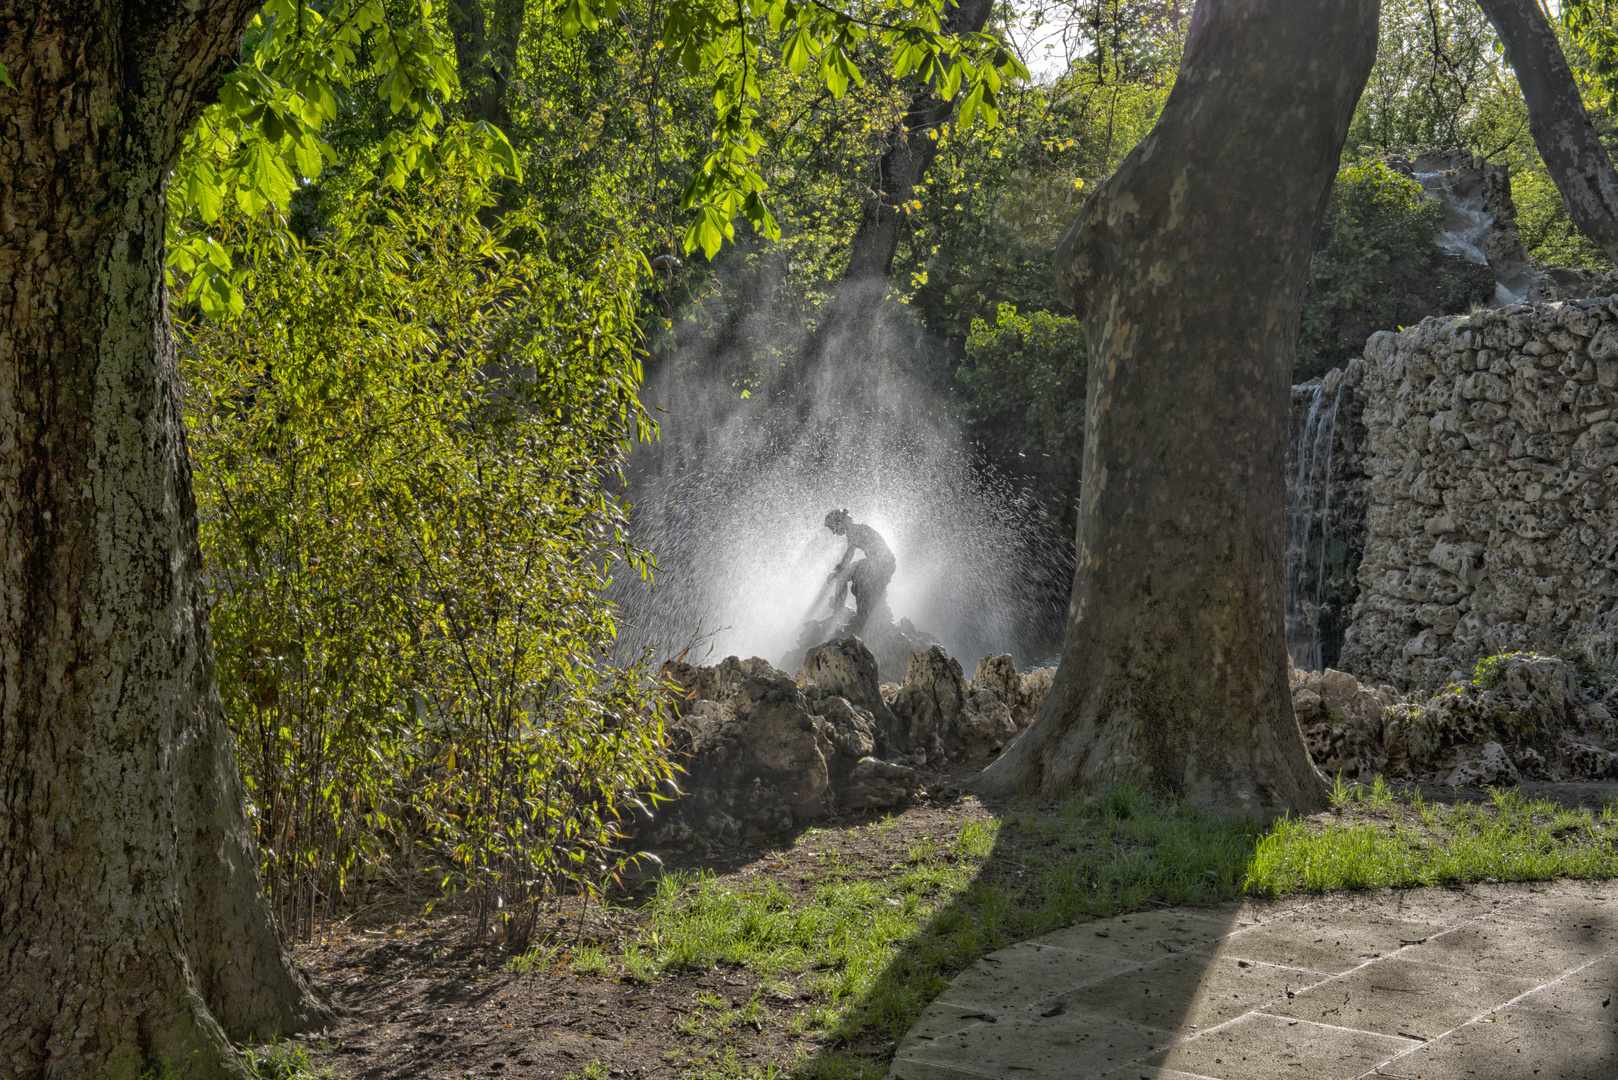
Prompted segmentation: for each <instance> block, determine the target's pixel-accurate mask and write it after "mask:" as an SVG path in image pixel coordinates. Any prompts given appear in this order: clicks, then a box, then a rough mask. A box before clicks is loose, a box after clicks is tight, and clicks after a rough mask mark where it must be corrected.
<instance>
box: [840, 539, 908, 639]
mask: <svg viewBox="0 0 1618 1080" xmlns="http://www.w3.org/2000/svg"><path fill="white" fill-rule="evenodd" d="M826 528H828V529H830V530H831V531H832V532H833V533H835V534H836V535H838V536H847V537H848V550H847V551H846V552H844V553H843V558H842V560H841V561H839V562H838V564H837V569H835V570H833V571H832V572H831V576H830V577H828V578H827V579H826V581H827V583H828V584H830V585H832V586H833V590H832V600H831V606H832V611H834V612H835V611H839V610H841V609H842V606H843V602H844V600H845V598H846V597H847V595H848V590H849V589H850V588H852V589H853V591H854V620H853V622H851V623H849V624H848V630H849V632H850V633H859V631H860V630H862V629H864V627H865V622H866V620H867V619H869V618H870V617H871V616H872V615H873V614H875V613H877V612H878V611H881V610H883V609H884V608H885V607H886V598H887V593H888V582H889V581H892V580H893V570H894V561H893V552H892V551H889V550H888V545H887V544H886V543H885V542H884V541H883V539H882V537H881V536H879V535H878V534H877V531H876V530H875V529H873V528H871V527H870V526H869V525H861V524H860V523H859V522H857V521H855V520H854V519H853V518H851V517H849V516H848V511H847V510H833V511H832V512H831V513H829V514H827V515H826ZM855 552H864V553H865V558H863V559H859V560H855V558H854V553H855Z"/></svg>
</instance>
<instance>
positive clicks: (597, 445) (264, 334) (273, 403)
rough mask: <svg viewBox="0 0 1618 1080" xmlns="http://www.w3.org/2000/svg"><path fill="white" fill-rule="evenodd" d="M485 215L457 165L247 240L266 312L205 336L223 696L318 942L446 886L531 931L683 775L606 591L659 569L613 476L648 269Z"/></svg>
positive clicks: (596, 874) (592, 875) (278, 889)
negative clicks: (316, 219)
mask: <svg viewBox="0 0 1618 1080" xmlns="http://www.w3.org/2000/svg"><path fill="white" fill-rule="evenodd" d="M488 203H489V199H488V197H487V193H486V191H485V189H484V187H483V186H482V185H481V183H479V182H477V181H475V180H473V179H469V178H467V177H458V176H455V175H449V174H445V175H441V176H439V177H438V178H437V179H436V180H434V181H432V182H431V183H429V184H427V185H426V186H425V189H424V190H422V191H420V192H419V193H417V194H415V195H406V194H403V193H397V192H391V191H382V192H371V193H366V192H361V193H360V194H357V195H355V196H353V197H352V199H351V202H350V203H349V204H348V205H346V206H345V207H344V208H343V210H342V211H341V212H340V213H339V214H337V215H335V216H334V217H333V219H332V220H331V222H330V224H329V227H327V228H326V229H324V230H323V231H322V233H321V235H320V236H319V238H318V239H316V240H313V241H310V242H304V241H300V240H298V239H297V238H295V237H292V236H290V235H289V234H288V233H286V232H285V231H284V230H279V229H268V230H261V229H258V228H257V227H256V226H255V224H254V222H252V221H251V220H245V219H244V220H238V221H235V222H233V223H230V222H227V224H226V227H227V228H232V229H235V230H237V232H238V233H239V234H240V235H239V236H237V237H235V241H236V246H237V249H238V250H243V249H246V250H249V251H251V252H252V253H253V259H252V271H251V276H250V278H249V279H248V281H249V285H248V288H247V290H246V291H247V295H248V296H249V303H248V305H247V307H246V310H245V311H244V312H242V313H241V314H240V315H238V316H235V317H228V318H227V319H226V320H225V321H223V322H219V323H207V322H196V323H193V324H191V325H190V326H189V336H188V338H187V342H186V348H185V374H186V377H187V381H188V384H189V391H188V401H187V421H188V435H189V438H190V440H191V448H192V453H193V459H194V461H195V463H196V492H197V500H198V514H199V519H200V526H201V534H202V545H203V553H204V557H205V559H206V561H207V565H208V569H209V573H210V575H211V579H212V583H213V588H214V609H213V614H212V627H213V637H214V643H215V651H216V655H217V660H218V667H219V681H220V689H221V693H222V694H223V697H224V702H225V707H226V711H227V713H228V715H229V718H230V720H231V723H232V724H233V726H234V729H235V732H236V735H237V738H238V740H239V747H240V749H239V755H238V756H239V761H240V763H241V767H242V770H243V774H244V776H245V779H246V783H247V788H248V791H249V796H250V799H251V802H252V809H253V812H254V819H253V820H254V822H255V824H256V827H257V831H258V840H259V844H260V849H261V851H262V853H263V860H264V862H263V880H264V882H265V885H266V888H267V889H268V891H269V893H270V896H271V899H272V902H273V904H274V907H275V910H276V911H277V914H278V916H279V918H280V919H281V920H282V923H283V925H284V926H285V927H286V929H287V930H288V932H289V933H290V934H292V935H294V936H303V937H306V936H307V935H308V934H309V933H310V931H311V929H312V925H313V919H314V916H315V911H316V908H317V905H320V904H324V906H325V907H326V909H327V911H328V912H330V911H331V910H332V908H333V906H334V903H335V901H336V900H337V899H339V898H341V897H343V896H345V895H346V896H349V897H350V898H351V899H352V893H353V892H354V890H355V889H356V888H357V889H359V890H361V891H363V890H364V889H365V888H367V887H369V886H370V885H371V884H372V883H374V882H376V881H378V880H379V879H381V878H383V877H392V878H393V879H394V880H395V881H397V882H398V883H399V884H401V885H402V886H403V887H404V888H405V889H406V890H407V892H408V891H409V890H411V889H413V888H414V882H415V881H416V879H417V876H418V872H419V871H420V870H422V869H426V870H429V871H431V872H432V873H433V875H434V876H433V878H432V883H433V884H434V885H435V886H436V885H440V884H442V885H447V886H449V887H451V888H465V889H471V890H473V891H474V892H475V893H476V895H477V896H478V897H479V899H480V901H481V905H480V910H481V911H482V913H483V920H482V922H483V925H484V926H487V923H488V920H489V919H490V918H491V917H498V918H500V919H501V920H503V921H505V922H506V929H507V931H508V934H509V935H511V936H513V937H516V938H523V937H525V936H526V932H527V929H528V927H529V925H530V920H531V910H532V908H531V904H530V903H529V902H530V901H531V900H532V899H533V898H535V897H536V896H538V895H541V894H543V893H546V892H548V891H553V890H557V889H561V888H569V889H575V888H586V889H588V888H593V887H594V886H595V883H596V882H598V881H599V880H600V879H601V878H602V877H603V876H604V875H607V874H610V873H612V872H613V870H614V868H615V867H616V866H617V865H619V864H620V863H621V862H622V860H623V858H624V856H623V853H622V852H619V851H618V850H616V842H617V840H618V839H619V830H618V828H617V822H618V816H619V814H620V813H621V812H622V810H623V808H624V807H625V805H626V804H627V803H629V802H632V801H633V800H635V799H636V797H637V794H638V793H641V792H645V791H647V790H649V789H651V788H652V787H653V786H654V785H656V784H657V783H658V782H659V781H660V780H662V779H664V778H666V777H667V776H668V775H669V771H668V766H667V764H666V763H665V762H664V759H663V756H662V749H661V748H662V733H661V727H660V722H659V720H658V719H657V716H656V714H655V711H654V710H653V709H652V708H651V696H652V687H651V683H650V680H649V679H647V678H645V677H644V673H643V672H642V671H641V670H640V669H639V668H634V667H632V668H630V669H629V670H617V669H615V668H614V667H613V666H612V665H611V664H610V663H609V662H608V650H609V648H610V646H611V643H612V640H613V636H614V629H615V627H614V622H613V613H612V610H611V608H610V607H609V605H608V604H607V603H606V602H605V600H604V599H603V597H602V590H603V588H604V587H605V585H606V584H607V582H608V580H609V575H610V572H611V567H612V564H613V563H614V561H615V560H622V559H627V560H628V563H629V565H630V566H631V567H632V568H634V567H639V568H642V569H644V566H645V563H644V560H643V558H642V557H641V556H640V555H639V554H638V553H637V552H636V551H634V550H633V549H632V548H631V547H630V546H629V545H628V543H627V542H626V540H625V534H624V526H625V508H624V507H623V506H622V505H621V504H620V503H618V502H617V501H616V500H615V499H614V498H613V497H612V496H611V495H610V494H609V491H608V487H607V486H606V485H605V484H604V481H606V480H607V479H608V478H609V477H610V476H611V475H612V474H613V473H614V472H615V470H617V468H618V467H619V464H620V463H621V461H622V459H623V455H624V453H625V449H626V440H627V439H628V438H629V437H630V436H632V435H633V434H635V432H636V431H637V429H638V428H639V429H644V428H645V426H646V424H645V419H644V414H643V413H642V412H641V410H640V406H639V404H638V402H637V400H636V397H635V393H636V388H637V385H638V382H639V375H640V370H639V363H638V360H637V357H636V353H635V350H634V342H635V340H636V337H635V330H634V326H633V314H634V313H633V310H632V304H633V285H634V280H635V276H636V270H637V266H638V265H639V262H638V256H636V255H635V254H634V253H632V252H627V251H612V250H608V251H603V252H599V253H597V254H596V255H595V256H594V257H592V258H591V259H590V260H589V261H587V262H586V263H584V264H583V265H581V266H569V265H564V264H563V262H562V261H560V260H559V259H558V258H556V257H553V256H552V255H551V254H550V253H549V249H548V247H547V243H546V238H545V235H544V233H543V231H542V230H541V229H540V228H539V227H538V226H537V224H536V223H535V222H532V221H528V220H525V219H524V218H523V216H522V214H521V213H520V212H519V213H513V214H511V215H509V216H508V217H507V218H506V224H505V225H503V226H502V227H501V228H500V229H499V230H496V231H490V230H489V229H487V228H485V227H484V226H483V225H481V224H480V223H479V220H478V212H479V211H480V210H482V209H483V208H484V207H485V206H486V205H488ZM515 230H520V232H519V233H517V235H520V236H521V237H522V242H523V250H522V251H518V250H514V249H513V247H511V246H509V242H510V241H511V240H512V237H513V233H514V231H515Z"/></svg>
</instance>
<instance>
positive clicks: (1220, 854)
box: [572, 780, 1618, 1080]
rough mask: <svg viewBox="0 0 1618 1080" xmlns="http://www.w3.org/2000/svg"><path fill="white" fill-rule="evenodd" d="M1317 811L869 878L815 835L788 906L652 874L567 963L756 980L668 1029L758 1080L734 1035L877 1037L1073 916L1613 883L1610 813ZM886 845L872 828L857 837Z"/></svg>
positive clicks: (1031, 826)
mask: <svg viewBox="0 0 1618 1080" xmlns="http://www.w3.org/2000/svg"><path fill="white" fill-rule="evenodd" d="M1332 805H1333V812H1332V813H1330V814H1326V815H1317V816H1315V817H1313V818H1302V819H1300V818H1287V819H1282V820H1280V821H1276V822H1271V823H1268V824H1265V823H1263V822H1260V821H1258V820H1256V819H1253V818H1244V817H1225V816H1221V815H1217V814H1210V813H1206V812H1204V811H1200V810H1197V809H1194V808H1191V807H1187V806H1181V805H1177V804H1173V803H1168V802H1163V801H1160V800H1156V799H1153V798H1150V797H1148V796H1146V795H1144V794H1142V793H1141V792H1140V791H1138V790H1134V789H1130V788H1120V789H1116V790H1113V791H1110V792H1107V793H1104V794H1101V795H1098V796H1096V797H1093V798H1090V799H1088V800H1085V799H1078V798H1075V799H1070V800H1068V801H1066V802H1063V803H1060V804H1057V805H1055V806H1048V805H1047V806H1035V805H1032V804H1025V805H1015V806H1012V807H1010V808H1008V809H1006V810H1005V811H1004V812H1003V813H1002V814H1001V815H1000V816H999V817H997V818H991V819H987V820H984V819H970V820H964V821H963V823H962V826H961V827H960V829H959V831H958V832H956V833H955V835H953V836H939V837H927V838H919V839H917V840H915V841H913V842H912V843H911V844H910V845H909V846H908V847H907V848H906V849H904V850H903V851H902V852H898V853H896V854H895V855H893V856H890V862H889V865H887V866H871V865H868V864H863V863H855V862H853V861H850V860H848V859H845V857H843V856H842V855H840V854H839V853H838V852H837V851H836V850H834V849H833V847H832V845H833V844H835V836H836V834H835V833H817V834H813V835H812V836H811V837H809V838H808V840H809V842H810V844H811V845H812V846H814V847H816V848H818V849H820V858H819V860H818V867H817V868H816V869H815V870H813V871H810V872H803V873H800V874H799V876H798V877H797V879H796V880H797V882H798V883H799V884H800V885H801V886H803V888H802V889H800V890H798V891H797V892H795V893H794V892H789V891H788V889H787V888H786V887H784V885H783V884H782V883H781V882H780V881H775V880H771V879H769V878H766V877H762V876H760V877H754V878H752V879H749V880H746V881H745V882H738V881H737V880H736V879H735V878H722V877H716V876H714V875H712V874H680V873H671V874H668V875H666V876H664V877H663V878H661V879H660V881H659V882H658V885H657V889H656V892H655V894H654V895H653V897H652V899H651V901H650V903H649V906H648V908H647V911H646V913H645V914H646V922H645V924H644V930H643V932H642V934H641V935H640V937H639V938H638V940H637V941H636V942H635V943H634V944H633V945H632V946H631V947H629V948H628V949H626V950H625V951H624V952H623V954H622V955H621V956H613V957H609V956H607V955H606V954H605V953H601V954H600V955H586V954H585V950H580V951H579V954H578V955H576V956H574V957H573V960H572V963H573V967H574V969H575V970H577V971H584V970H586V969H588V970H591V971H597V972H604V971H608V970H611V971H612V972H614V973H621V974H623V975H627V976H630V977H632V978H634V979H636V980H639V981H643V982H646V981H651V980H653V979H655V978H657V977H658V976H659V975H661V974H663V973H666V972H681V971H706V970H708V969H710V968H712V967H714V966H715V965H734V966H738V967H745V968H748V969H750V970H751V971H753V972H756V973H757V974H758V975H760V976H761V977H762V979H763V982H762V984H761V986H760V987H758V988H757V989H756V991H755V993H754V995H753V997H752V999H751V1000H750V1001H748V1002H747V1003H746V1004H745V1005H741V1006H732V1005H730V1004H728V1003H727V1002H726V1001H725V1000H724V999H723V998H720V997H719V996H717V995H714V994H706V995H701V996H699V998H698V999H697V1001H696V1008H694V1009H693V1011H692V1012H691V1013H690V1014H689V1015H688V1016H686V1017H684V1018H683V1020H682V1021H681V1030H683V1031H685V1033H686V1034H688V1035H690V1036H692V1037H696V1038H701V1039H702V1040H704V1041H705V1042H706V1043H707V1045H708V1046H709V1048H710V1049H709V1051H708V1052H707V1053H705V1054H702V1055H700V1057H698V1058H696V1059H685V1060H682V1062H681V1065H682V1066H683V1067H684V1077H685V1080H761V1078H764V1077H768V1076H771V1075H773V1074H772V1073H771V1072H770V1071H769V1070H768V1069H765V1068H761V1067H760V1066H756V1065H739V1064H737V1063H736V1062H735V1059H734V1047H733V1046H731V1045H730V1044H732V1043H733V1042H734V1041H735V1037H736V1036H737V1034H738V1031H739V1029H740V1028H741V1027H742V1026H743V1025H747V1024H753V1025H755V1026H757V1027H758V1030H760V1031H763V1030H766V1029H768V1028H769V1027H770V1026H772V1025H784V1028H783V1030H785V1031H787V1032H788V1033H789V1034H795V1035H799V1036H803V1037H806V1038H810V1039H814V1040H816V1041H819V1042H822V1043H825V1042H829V1041H835V1040H838V1039H845V1038H846V1039H854V1038H857V1037H863V1038H864V1039H866V1040H869V1039H872V1038H876V1039H879V1040H880V1039H883V1038H886V1039H893V1040H896V1039H897V1038H898V1037H899V1036H900V1035H901V1034H902V1033H903V1032H904V1031H905V1030H906V1029H907V1028H908V1027H909V1026H910V1025H911V1024H912V1023H914V1021H915V1019H916V1018H917V1016H919V1015H920V1013H921V1011H922V1010H923V1009H924V1008H925V1007H926V1006H927V1004H928V1003H929V1002H931V1001H932V1000H933V999H934V998H935V997H936V996H937V995H938V993H939V992H940V991H941V990H942V989H943V988H944V986H945V985H946V984H947V982H948V980H949V979H950V978H952V977H953V976H954V975H955V974H957V973H958V972H960V971H962V970H963V969H965V968H966V967H967V966H968V965H970V964H971V963H972V962H973V961H975V960H977V959H978V958H979V957H981V956H983V955H984V954H985V953H988V952H991V951H993V950H994V949H998V948H1002V947H1004V946H1006V945H1010V944H1012V943H1014V942H1017V941H1021V940H1024V939H1027V938H1031V937H1035V936H1037V935H1039V934H1042V933H1045V932H1047V931H1050V930H1054V929H1057V928H1059V927H1063V926H1067V925H1070V924H1072V923H1075V922H1080V921H1083V920H1086V919H1091V918H1104V917H1108V916H1112V915H1116V914H1120V913H1123V912H1128V911H1133V910H1139V909H1141V908H1144V907H1148V906H1151V905H1154V904H1155V905H1178V904H1201V903H1209V902H1213V901H1218V900H1222V899H1230V898H1234V897H1239V896H1244V895H1257V896H1275V895H1280V894H1283V893H1293V892H1308V891H1322V890H1327V889H1364V888H1376V887H1384V886H1417V885H1444V884H1459V883H1464V882H1470V881H1489V880H1495V881H1527V880H1539V879H1546V878H1554V877H1567V876H1572V877H1611V876H1618V855H1615V853H1614V850H1613V837H1614V835H1615V834H1618V808H1615V807H1613V806H1609V807H1607V808H1606V809H1603V810H1600V811H1578V810H1567V809H1563V808H1562V807H1559V806H1557V805H1555V804H1552V803H1549V802H1544V801H1529V800H1525V799H1523V798H1522V797H1521V796H1520V795H1519V794H1517V793H1516V792H1510V791H1500V792H1496V793H1495V795H1494V799H1493V801H1492V802H1491V803H1485V804H1457V805H1453V806H1452V805H1447V804H1436V803H1430V802H1426V801H1424V800H1423V799H1422V798H1421V796H1420V794H1419V793H1413V794H1409V795H1402V794H1400V793H1398V792H1396V791H1394V790H1393V789H1391V788H1389V787H1388V786H1387V785H1385V784H1383V783H1382V782H1381V781H1380V780H1378V781H1377V782H1376V783H1375V784H1373V785H1372V786H1370V787H1368V788H1367V787H1362V786H1360V785H1358V784H1343V783H1341V782H1339V783H1338V784H1337V786H1336V788H1335V789H1334V792H1333V797H1332ZM893 832H894V822H893V821H892V820H891V819H890V820H889V821H886V822H881V823H877V824H875V825H872V826H869V827H868V829H867V833H868V835H870V836H872V837H878V838H880V837H889V836H892V835H893ZM793 984H796V987H797V988H798V989H800V990H802V991H805V992H807V994H808V995H809V1005H808V1007H806V1008H803V1009H800V1010H797V1011H796V1012H795V1013H794V1014H792V1015H790V1016H776V1015H774V1014H773V1013H772V1012H771V1010H770V1009H768V1008H766V1007H765V1004H764V999H765V997H766V996H767V995H768V993H770V992H773V991H774V990H775V989H779V988H781V987H783V986H791V985H793ZM727 1047H728V1048H729V1050H730V1053H731V1056H730V1057H728V1058H725V1057H722V1056H721V1054H722V1053H723V1052H724V1050H725V1049H726V1048H727ZM886 1068H887V1063H886V1060H885V1059H884V1058H882V1057H881V1056H880V1055H877V1056H862V1055H859V1054H854V1053H844V1052H835V1051H829V1050H823V1051H821V1052H820V1053H818V1054H815V1055H812V1056H810V1057H807V1058H805V1059H803V1060H800V1062H799V1063H798V1065H797V1066H796V1067H795V1068H793V1069H792V1070H791V1072H792V1075H793V1076H795V1077H798V1078H800V1080H810V1078H812V1080H877V1078H879V1077H881V1076H882V1075H883V1074H884V1072H885V1071H886Z"/></svg>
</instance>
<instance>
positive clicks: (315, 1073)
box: [242, 1042, 336, 1080]
mask: <svg viewBox="0 0 1618 1080" xmlns="http://www.w3.org/2000/svg"><path fill="white" fill-rule="evenodd" d="M242 1057H243V1058H244V1059H245V1061H246V1063H247V1072H248V1075H249V1076H252V1077H254V1078H255V1080H332V1077H334V1076H335V1075H336V1074H335V1073H333V1072H332V1070H331V1069H329V1068H321V1069H317V1068H315V1065H314V1062H312V1061H310V1060H309V1051H308V1050H306V1049H304V1048H303V1047H302V1046H299V1045H298V1044H297V1043H291V1042H284V1043H274V1044H271V1045H267V1046H256V1047H255V1046H250V1047H247V1048H246V1049H245V1050H243V1051H242Z"/></svg>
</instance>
